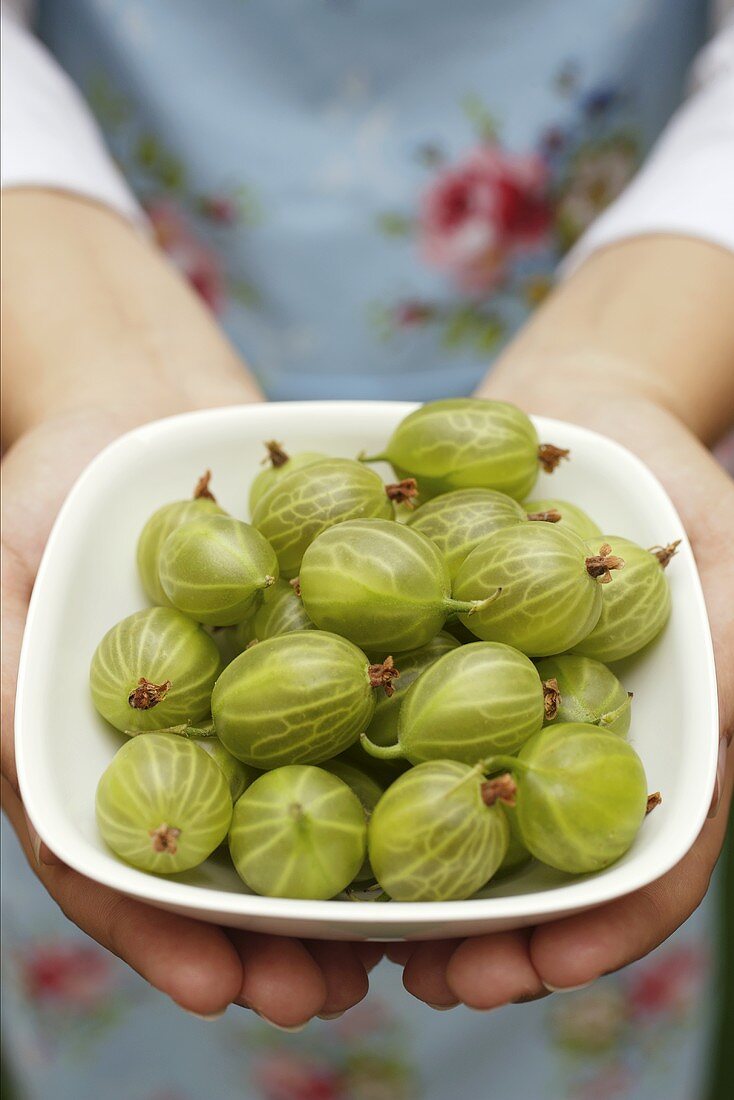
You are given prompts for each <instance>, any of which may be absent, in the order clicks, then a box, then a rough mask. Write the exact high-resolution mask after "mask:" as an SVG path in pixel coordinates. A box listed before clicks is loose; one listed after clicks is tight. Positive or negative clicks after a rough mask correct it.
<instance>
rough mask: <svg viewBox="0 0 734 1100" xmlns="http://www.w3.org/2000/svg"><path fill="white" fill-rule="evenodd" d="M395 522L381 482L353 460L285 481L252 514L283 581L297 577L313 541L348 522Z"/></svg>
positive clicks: (305, 470) (327, 463) (328, 463)
mask: <svg viewBox="0 0 734 1100" xmlns="http://www.w3.org/2000/svg"><path fill="white" fill-rule="evenodd" d="M371 517H377V518H380V519H384V520H388V519H393V518H394V508H393V505H392V502H391V501H390V500H389V498H388V495H387V492H386V488H385V485H384V483H383V481H382V479H381V478H380V477H379V476H378V475H377V474H376V473H374V471H372V470H368V469H366V467H364V466H362V465H360V463H359V462H355V461H354V460H353V459H351V458H328V459H324V460H322V461H321V462H313V463H309V464H308V465H307V466H304V467H301V468H300V469H298V470H295V471H294V472H293V473H292V474H289V475H288V477H284V478H282V479H281V480H280V481H279V482H278V484H277V485H276V486H274V488H273V489H271V491H270V492H269V493H267V494H266V496H264V497H261V498H260V500H259V501H258V503H257V505H256V506H255V509H254V511H253V513H252V522H253V524H254V525H255V527H257V529H258V530H259V531H260V532H261V533H262V534H263V535H264V536H265V538H266V539H267V540H268V541H269V542H270V544H271V545H272V547H273V549H274V550H275V553H276V555H277V558H278V562H279V565H280V571H281V573H282V575H283V576H284V577H294V576H295V575H296V574H297V573H298V570H299V568H300V565H301V560H302V558H303V555H304V552H305V550H306V548H307V547H308V546H309V545H310V544H311V543H312V542H313V540H314V539H315V538H316V537H317V536H318V535H320V534H321V532H322V531H326V530H327V529H328V528H330V527H332V526H333V525H334V524H335V523H341V522H343V521H344V520H350V519H362V518H371Z"/></svg>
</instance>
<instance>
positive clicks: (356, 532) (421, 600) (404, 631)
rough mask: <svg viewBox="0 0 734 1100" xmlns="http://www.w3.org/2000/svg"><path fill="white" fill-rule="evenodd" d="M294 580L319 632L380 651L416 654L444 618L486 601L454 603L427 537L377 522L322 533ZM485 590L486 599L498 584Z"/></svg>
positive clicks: (350, 523)
mask: <svg viewBox="0 0 734 1100" xmlns="http://www.w3.org/2000/svg"><path fill="white" fill-rule="evenodd" d="M526 526H530V524H527V525H526ZM544 526H545V525H544ZM475 552H476V551H475ZM299 581H300V590H301V598H302V599H303V606H304V607H305V608H306V613H307V615H308V616H309V618H310V619H311V621H312V622H313V623H315V624H316V626H317V627H318V628H319V630H330V631H333V632H334V633H335V634H341V635H343V636H344V637H345V638H349V640H350V641H352V642H354V644H355V645H358V646H361V647H362V648H363V649H370V650H376V651H379V652H382V653H393V654H394V653H402V652H404V651H405V650H408V649H418V648H419V647H420V646H423V645H426V644H427V643H428V642H430V640H431V638H434V637H435V636H436V634H438V632H439V630H440V629H441V627H442V626H443V624H444V623H445V621H446V619H447V618H448V616H449V615H452V614H453V613H454V612H457V611H463V612H465V613H472V612H474V611H475V610H477V609H478V608H480V607H483V606H484V603H485V601H484V600H483V599H472V600H465V601H458V600H454V599H452V598H451V581H450V579H449V574H448V569H447V568H446V563H445V562H444V560H443V557H442V556H441V553H440V552H439V550H438V549H437V547H436V546H434V544H433V543H432V542H431V540H430V539H428V538H426V536H425V535H422V534H421V533H420V532H419V531H413V530H412V529H411V528H410V527H406V526H404V525H402V524H399V523H394V522H390V521H388V520H382V519H360V520H350V521H348V522H346V523H340V524H337V526H335V527H330V528H329V529H328V530H327V531H324V532H323V533H322V534H320V535H319V536H318V537H317V538H316V539H314V541H313V542H312V543H311V545H310V546H309V548H308V549H307V550H306V553H305V554H304V555H303V563H302V565H301V572H300V575H299ZM475 587H476V588H478V586H475ZM489 591H490V592H491V596H490V599H491V598H493V597H494V595H495V594H496V585H492V587H491V589H489ZM485 595H486V593H485Z"/></svg>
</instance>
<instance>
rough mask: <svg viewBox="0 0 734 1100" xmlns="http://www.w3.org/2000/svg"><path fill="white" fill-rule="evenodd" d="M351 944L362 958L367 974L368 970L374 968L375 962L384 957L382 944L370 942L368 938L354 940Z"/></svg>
mask: <svg viewBox="0 0 734 1100" xmlns="http://www.w3.org/2000/svg"><path fill="white" fill-rule="evenodd" d="M353 946H354V950H355V951H356V952H357V954H358V955H359V957H360V959H361V960H362V966H363V967H364V968H365V970H366V971H367V973H368V974H369V973H370V971H372V970H374V968H375V967H376V966H377V964H378V963H379V962H380V961H381V960H382V959H383V958H384V955H385V946H384V944H381V943H371V942H370V941H369V940H355V941H354V945H353Z"/></svg>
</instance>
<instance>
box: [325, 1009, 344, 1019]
mask: <svg viewBox="0 0 734 1100" xmlns="http://www.w3.org/2000/svg"><path fill="white" fill-rule="evenodd" d="M344 1012H346V1009H344V1011H343V1012H320V1013H319V1019H320V1020H338V1019H339V1018H340V1017H341V1016H343V1015H344Z"/></svg>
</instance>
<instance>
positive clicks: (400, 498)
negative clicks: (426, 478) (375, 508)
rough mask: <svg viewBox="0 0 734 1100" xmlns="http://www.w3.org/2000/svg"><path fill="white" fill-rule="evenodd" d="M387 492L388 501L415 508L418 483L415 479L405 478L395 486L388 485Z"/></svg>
mask: <svg viewBox="0 0 734 1100" xmlns="http://www.w3.org/2000/svg"><path fill="white" fill-rule="evenodd" d="M385 492H386V493H387V498H388V500H392V501H393V502H394V503H395V504H405V505H406V506H407V507H408V508H415V498H416V497H417V496H418V482H417V481H416V480H415V478H414V477H406V478H403V480H402V481H396V482H395V483H394V484H393V485H386V486H385Z"/></svg>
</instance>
